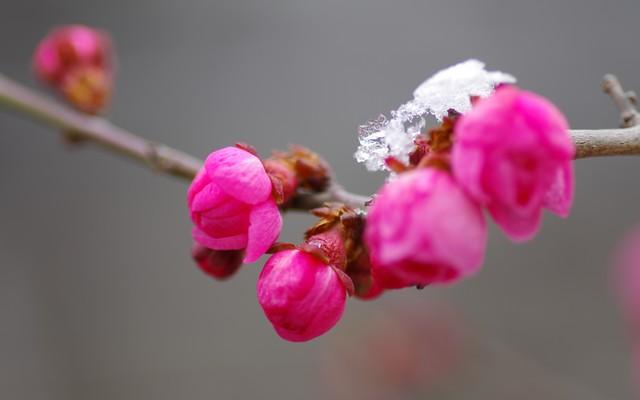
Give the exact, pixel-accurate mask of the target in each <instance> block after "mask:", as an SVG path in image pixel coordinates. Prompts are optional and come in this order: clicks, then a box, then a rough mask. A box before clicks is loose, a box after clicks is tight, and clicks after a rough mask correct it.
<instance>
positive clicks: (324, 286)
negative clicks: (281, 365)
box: [257, 249, 347, 342]
mask: <svg viewBox="0 0 640 400" xmlns="http://www.w3.org/2000/svg"><path fill="white" fill-rule="evenodd" d="M257 294H258V302H259V303H260V306H261V307H262V310H263V311H264V314H265V315H266V317H267V319H268V320H269V321H270V322H271V324H272V325H273V327H274V328H275V330H276V332H277V333H278V335H280V337H282V338H283V339H285V340H289V341H292V342H305V341H308V340H311V339H313V338H315V337H318V336H320V335H322V334H323V333H325V332H327V331H328V330H329V329H331V328H332V327H333V326H334V325H335V324H336V323H337V322H338V320H339V319H340V318H341V317H342V313H343V312H344V307H345V302H346V297H347V294H346V290H345V288H344V286H343V283H342V281H341V278H340V277H339V275H338V273H337V271H336V269H334V268H332V267H331V266H329V265H328V264H326V263H325V262H323V261H322V260H320V259H319V258H317V257H315V256H314V255H311V254H309V253H306V252H304V251H301V250H297V249H296V250H285V251H280V252H278V253H276V254H274V255H273V256H271V258H269V260H268V261H267V263H266V265H265V266H264V269H263V270H262V272H261V273H260V277H259V278H258V285H257Z"/></svg>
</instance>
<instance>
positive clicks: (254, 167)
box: [187, 147, 282, 262]
mask: <svg viewBox="0 0 640 400" xmlns="http://www.w3.org/2000/svg"><path fill="white" fill-rule="evenodd" d="M187 197H188V206H189V210H190V212H191V219H192V220H193V223H194V224H195V227H194V228H193V238H194V239H195V241H196V242H198V243H200V244H201V245H203V246H205V247H208V248H210V249H214V250H242V249H246V253H245V258H244V262H253V261H256V260H257V259H258V258H259V257H260V256H262V255H263V254H264V253H265V252H266V251H267V250H268V249H269V247H271V245H272V244H273V243H274V242H275V240H276V239H277V238H278V235H279V234H280V230H281V229H282V217H281V215H280V211H279V210H278V206H277V205H276V202H275V200H274V198H273V196H272V184H271V180H270V178H269V176H268V175H267V173H266V171H265V169H264V166H263V165H262V162H261V161H260V159H259V158H258V157H257V156H255V155H253V154H251V153H250V152H248V151H246V150H244V149H240V148H237V147H225V148H223V149H220V150H217V151H214V152H213V153H211V154H210V155H209V156H208V157H207V159H206V161H205V163H204V167H203V168H202V170H201V171H200V172H199V173H198V175H197V176H196V178H195V179H194V180H193V182H192V183H191V186H190V187H189V191H188V194H187Z"/></svg>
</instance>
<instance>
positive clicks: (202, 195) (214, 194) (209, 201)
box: [189, 182, 237, 212]
mask: <svg viewBox="0 0 640 400" xmlns="http://www.w3.org/2000/svg"><path fill="white" fill-rule="evenodd" d="M227 199H230V198H229V196H228V195H227V194H226V193H225V192H224V191H223V190H222V189H220V188H219V187H218V186H217V185H216V184H215V183H213V182H211V183H209V184H208V185H206V186H204V187H203V188H202V190H200V191H198V192H195V193H193V194H192V193H189V200H190V208H191V212H201V211H206V210H209V209H212V208H213V207H216V206H218V205H220V204H221V203H222V202H223V201H225V200H227ZM234 200H235V199H234ZM236 202H237V200H236Z"/></svg>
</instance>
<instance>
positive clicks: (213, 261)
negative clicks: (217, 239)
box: [191, 243, 244, 280]
mask: <svg viewBox="0 0 640 400" xmlns="http://www.w3.org/2000/svg"><path fill="white" fill-rule="evenodd" d="M191 256H192V257H193V260H194V261H195V262H196V264H198V267H200V269H201V270H202V272H204V273H205V274H207V275H210V276H212V277H214V278H215V279H219V280H224V279H227V278H229V277H231V276H232V275H233V274H235V273H236V272H237V271H238V269H239V268H240V266H241V265H242V258H243V257H244V251H242V250H212V249H209V248H206V247H204V246H202V245H200V244H198V243H194V244H193V248H192V249H191Z"/></svg>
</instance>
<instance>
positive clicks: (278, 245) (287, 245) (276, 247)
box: [266, 242, 298, 254]
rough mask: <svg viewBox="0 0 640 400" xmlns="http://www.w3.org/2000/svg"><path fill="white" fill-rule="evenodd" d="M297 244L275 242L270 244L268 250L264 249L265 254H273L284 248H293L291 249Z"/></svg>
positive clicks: (295, 247)
mask: <svg viewBox="0 0 640 400" xmlns="http://www.w3.org/2000/svg"><path fill="white" fill-rule="evenodd" d="M297 248H298V246H296V245H295V244H293V243H286V242H276V243H274V244H272V245H271V247H269V250H267V251H266V253H267V254H274V253H277V252H279V251H284V250H293V249H297Z"/></svg>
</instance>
